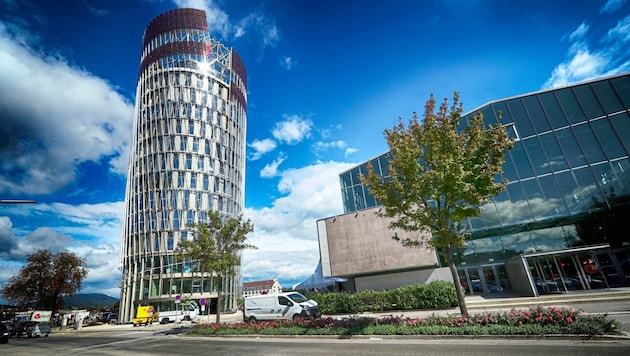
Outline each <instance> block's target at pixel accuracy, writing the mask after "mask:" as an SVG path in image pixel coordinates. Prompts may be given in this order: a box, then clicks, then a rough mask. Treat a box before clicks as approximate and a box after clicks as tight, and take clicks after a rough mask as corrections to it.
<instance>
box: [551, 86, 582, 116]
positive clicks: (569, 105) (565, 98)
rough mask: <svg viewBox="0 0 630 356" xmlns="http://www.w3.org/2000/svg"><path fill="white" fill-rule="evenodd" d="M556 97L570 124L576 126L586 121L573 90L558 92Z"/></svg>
mask: <svg viewBox="0 0 630 356" xmlns="http://www.w3.org/2000/svg"><path fill="white" fill-rule="evenodd" d="M556 95H557V97H558V100H560V105H562V108H563V109H564V113H565V114H566V116H567V118H568V119H569V122H570V123H572V124H575V123H578V122H581V121H584V113H583V112H582V109H580V106H579V105H578V102H577V100H575V96H574V95H573V92H572V91H571V88H566V89H561V90H558V91H557V92H556Z"/></svg>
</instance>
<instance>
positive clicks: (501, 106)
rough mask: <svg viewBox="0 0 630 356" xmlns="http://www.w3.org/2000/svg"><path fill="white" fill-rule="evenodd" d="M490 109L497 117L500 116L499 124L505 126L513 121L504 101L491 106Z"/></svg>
mask: <svg viewBox="0 0 630 356" xmlns="http://www.w3.org/2000/svg"><path fill="white" fill-rule="evenodd" d="M492 109H493V110H494V112H496V113H497V115H500V116H501V124H503V125H505V124H508V123H510V122H513V121H514V120H513V119H512V115H511V114H510V111H509V110H508V108H507V105H506V104H505V101H501V102H498V103H494V104H492Z"/></svg>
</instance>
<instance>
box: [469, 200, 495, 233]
mask: <svg viewBox="0 0 630 356" xmlns="http://www.w3.org/2000/svg"><path fill="white" fill-rule="evenodd" d="M480 209H481V215H479V216H478V217H476V218H472V219H470V224H471V226H472V230H473V231H477V230H484V229H488V228H493V227H499V226H501V224H500V223H499V216H498V215H497V209H496V207H495V206H494V204H493V203H492V202H490V203H486V204H484V205H482V206H481V207H480Z"/></svg>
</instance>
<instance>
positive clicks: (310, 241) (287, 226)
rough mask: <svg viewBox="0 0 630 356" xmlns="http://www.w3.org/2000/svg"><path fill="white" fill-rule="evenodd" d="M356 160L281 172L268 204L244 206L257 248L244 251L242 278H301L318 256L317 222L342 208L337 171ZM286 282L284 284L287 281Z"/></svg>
mask: <svg viewBox="0 0 630 356" xmlns="http://www.w3.org/2000/svg"><path fill="white" fill-rule="evenodd" d="M355 165H356V164H355V163H344V162H317V163H314V164H311V165H308V166H306V167H303V168H299V169H288V170H285V171H282V172H281V173H280V181H279V183H278V191H280V192H281V194H282V196H281V197H280V198H278V199H276V200H275V201H274V202H273V204H272V206H271V207H266V208H262V209H249V208H247V209H245V216H246V217H248V218H251V219H252V222H253V223H254V229H255V230H254V232H253V233H251V234H250V236H249V242H250V243H252V244H254V245H256V246H257V247H258V249H257V250H246V251H245V252H244V255H243V278H244V279H245V280H248V279H251V278H252V277H254V276H255V277H256V279H266V278H273V277H278V278H282V279H296V280H300V281H301V280H303V279H306V278H308V277H309V276H310V275H311V274H312V273H313V271H314V270H315V268H316V267H317V262H318V261H319V245H318V240H317V226H316V221H317V220H319V219H323V218H325V217H329V216H333V215H338V214H340V213H342V212H343V207H342V202H341V194H340V192H341V190H340V187H339V173H340V172H343V171H345V170H347V169H349V168H350V167H353V166H355ZM286 287H289V286H286Z"/></svg>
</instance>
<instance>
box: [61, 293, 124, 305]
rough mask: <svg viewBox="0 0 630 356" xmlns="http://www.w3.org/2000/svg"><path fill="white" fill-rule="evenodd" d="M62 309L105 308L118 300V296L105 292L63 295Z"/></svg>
mask: <svg viewBox="0 0 630 356" xmlns="http://www.w3.org/2000/svg"><path fill="white" fill-rule="evenodd" d="M62 299H63V308H64V309H97V308H105V307H108V306H110V305H112V304H114V303H117V302H118V298H114V297H110V296H109V295H105V294H98V293H94V294H75V295H72V296H69V297H63V298H62Z"/></svg>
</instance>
